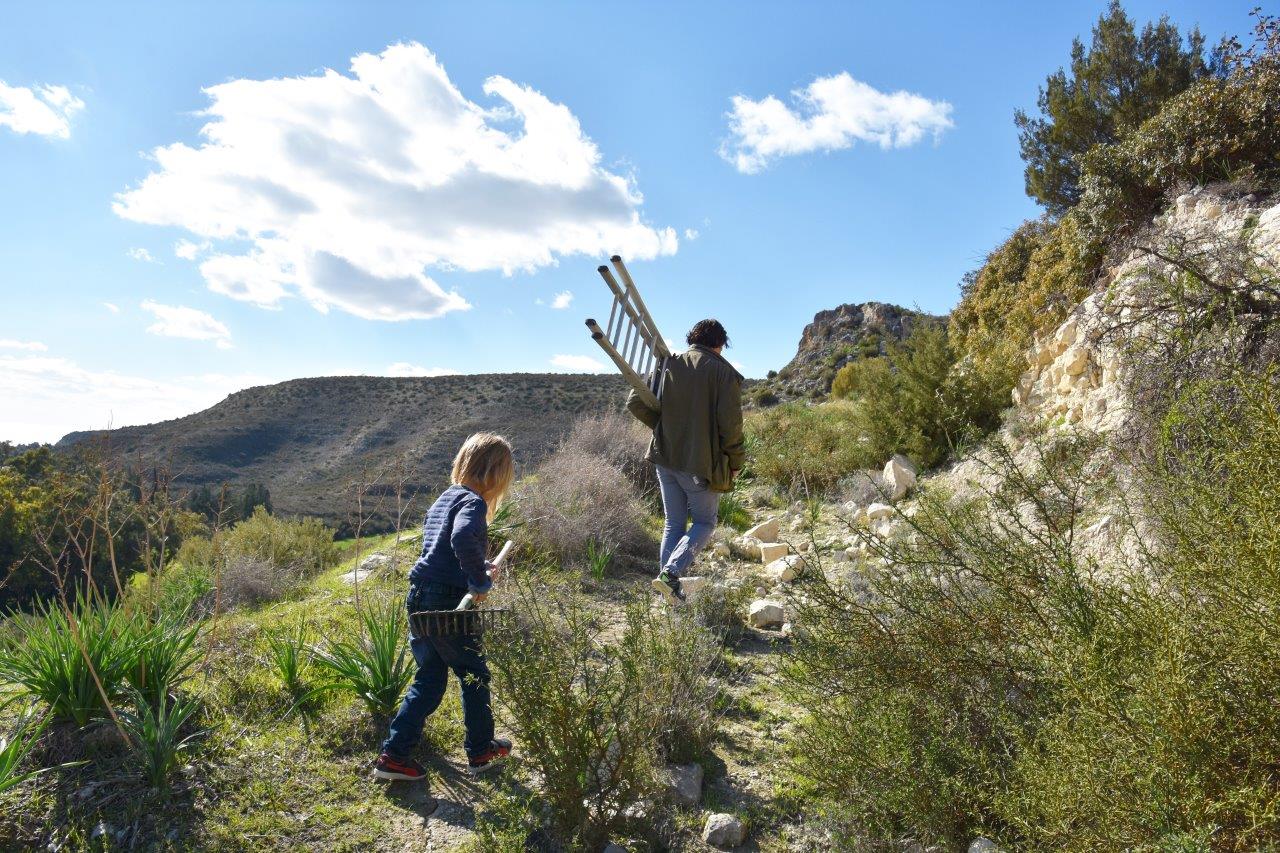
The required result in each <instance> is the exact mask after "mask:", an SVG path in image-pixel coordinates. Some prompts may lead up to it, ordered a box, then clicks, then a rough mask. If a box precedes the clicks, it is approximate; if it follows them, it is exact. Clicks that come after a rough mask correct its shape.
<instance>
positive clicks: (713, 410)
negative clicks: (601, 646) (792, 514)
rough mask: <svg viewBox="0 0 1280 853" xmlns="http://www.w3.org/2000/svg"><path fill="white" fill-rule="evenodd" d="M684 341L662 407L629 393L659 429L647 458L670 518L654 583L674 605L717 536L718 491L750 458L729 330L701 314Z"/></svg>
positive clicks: (635, 407) (631, 405)
mask: <svg viewBox="0 0 1280 853" xmlns="http://www.w3.org/2000/svg"><path fill="white" fill-rule="evenodd" d="M685 340H686V341H687V342H688V343H689V349H688V350H687V351H685V352H683V353H681V354H680V355H673V356H672V357H671V358H669V359H668V360H667V366H666V377H665V380H664V384H663V387H662V404H661V408H660V410H659V411H655V410H653V409H651V408H649V406H648V405H646V404H645V403H644V402H643V401H642V400H641V399H640V398H639V396H638V395H637V394H636V393H635V392H634V391H633V392H632V393H631V395H630V396H629V397H628V398H627V410H628V411H629V412H631V414H633V415H635V416H636V417H637V418H639V419H640V420H641V421H642V422H643V423H644V424H645V425H646V426H648V427H650V428H651V429H652V430H653V440H652V441H651V442H650V443H649V451H648V453H646V454H645V458H646V459H648V460H649V461H650V462H652V463H653V464H654V466H655V467H656V468H657V473H658V485H659V487H660V489H661V491H662V511H663V514H664V515H665V517H666V522H665V524H664V526H663V529H662V546H661V550H660V551H659V556H658V564H659V571H658V576H657V577H656V578H654V579H653V588H654V589H655V590H657V591H658V592H660V593H661V594H662V595H664V596H665V597H666V598H667V600H668V601H670V602H672V603H676V602H680V601H683V600H684V592H683V591H682V590H681V589H680V578H681V576H682V575H683V574H684V573H685V571H686V570H687V569H688V568H689V566H690V565H691V564H692V563H693V558H694V557H695V556H697V554H698V552H699V551H700V550H702V548H703V547H704V546H705V545H706V544H707V541H708V540H709V539H710V538H711V534H712V532H713V531H714V530H715V528H716V520H717V518H718V516H719V511H720V495H721V493H723V492H728V491H730V490H732V489H733V481H734V478H736V477H737V476H738V472H739V471H741V470H742V465H743V461H744V459H745V452H744V449H743V440H742V375H741V374H739V373H738V371H737V370H734V368H733V365H731V364H729V362H728V361H726V360H725V359H724V357H723V356H722V355H721V352H722V351H723V350H724V348H725V347H726V346H728V345H729V335H728V334H727V333H726V332H725V330H724V326H722V325H720V322H719V321H718V320H711V319H708V320H699V321H698V322H697V323H695V324H694V326H693V328H692V329H690V330H689V334H688V335H687V336H686V337H685ZM690 521H692V523H690Z"/></svg>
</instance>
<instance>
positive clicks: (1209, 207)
mask: <svg viewBox="0 0 1280 853" xmlns="http://www.w3.org/2000/svg"><path fill="white" fill-rule="evenodd" d="M1152 226H1153V228H1154V229H1155V230H1156V232H1157V235H1158V236H1157V238H1156V239H1155V242H1157V243H1159V242H1162V241H1164V240H1167V239H1169V238H1172V237H1180V238H1186V239H1190V240H1212V239H1216V238H1230V239H1235V238H1236V237H1237V236H1238V235H1240V234H1245V233H1247V234H1248V240H1249V243H1250V246H1251V247H1252V248H1253V249H1254V250H1255V251H1257V252H1258V253H1259V254H1261V255H1265V256H1268V257H1270V258H1271V259H1272V261H1280V205H1273V206H1271V207H1269V208H1265V209H1261V210H1260V209H1259V208H1258V207H1257V205H1256V202H1254V201H1252V200H1251V199H1250V198H1248V197H1246V198H1244V199H1239V198H1231V197H1229V196H1228V195H1226V194H1224V193H1223V192H1222V190H1221V189H1215V188H1212V187H1206V188H1201V189H1199V190H1195V191H1192V192H1189V193H1186V194H1184V195H1182V196H1179V197H1178V199H1177V200H1176V201H1175V202H1174V204H1173V205H1171V206H1170V207H1169V208H1168V209H1167V210H1166V211H1165V212H1164V213H1163V214H1161V215H1160V216H1158V217H1157V218H1156V219H1155V221H1154V222H1153V223H1152ZM1250 229H1251V230H1250ZM1161 232H1163V234H1161ZM1168 272H1169V268H1168V266H1167V265H1166V264H1165V262H1163V261H1160V260H1159V259H1157V258H1153V257H1151V256H1150V255H1149V254H1145V253H1142V252H1140V251H1134V252H1133V253H1132V254H1131V255H1130V256H1129V257H1128V258H1126V259H1124V260H1122V261H1121V262H1120V263H1119V264H1118V265H1116V266H1115V267H1114V268H1112V269H1110V270H1108V271H1107V276H1108V278H1109V284H1108V285H1107V287H1106V289H1105V290H1103V291H1099V292H1096V293H1093V294H1091V295H1090V296H1089V297H1087V298H1086V299H1084V300H1083V301H1082V302H1081V303H1080V304H1079V305H1078V306H1076V308H1075V310H1074V311H1073V312H1072V313H1071V315H1070V316H1069V317H1067V319H1066V320H1065V321H1064V322H1063V323H1062V325H1060V326H1059V327H1058V328H1057V329H1054V330H1053V331H1052V332H1049V333H1047V334H1044V335H1041V336H1039V337H1037V338H1036V340H1035V342H1034V344H1033V345H1032V347H1031V349H1030V350H1028V351H1027V353H1026V359H1027V370H1026V371H1025V372H1024V373H1023V374H1022V375H1021V376H1020V377H1019V379H1018V381H1017V383H1016V385H1015V386H1014V389H1013V402H1014V404H1015V405H1017V406H1019V407H1020V408H1021V409H1022V410H1023V414H1025V415H1027V416H1029V418H1030V419H1032V420H1046V421H1049V422H1050V423H1051V424H1055V425H1060V426H1065V425H1072V426H1075V427H1077V428H1080V429H1084V430H1090V431H1094V432H1109V431H1112V430H1114V429H1116V428H1118V427H1120V426H1122V425H1123V424H1124V422H1125V418H1126V417H1127V413H1128V400H1127V397H1126V394H1125V390H1124V382H1125V379H1126V377H1125V375H1124V360H1123V358H1122V357H1121V352H1120V349H1119V344H1118V343H1117V342H1116V341H1115V340H1114V336H1111V335H1108V334H1107V330H1109V329H1112V328H1115V327H1116V326H1118V325H1119V324H1121V323H1126V322H1132V321H1133V317H1134V313H1133V312H1134V311H1135V308H1134V306H1135V304H1139V305H1140V301H1139V300H1136V299H1135V296H1136V295H1137V293H1138V291H1137V288H1138V287H1139V286H1140V284H1141V282H1142V281H1143V280H1144V279H1145V278H1147V277H1148V276H1150V275H1152V274H1155V275H1166V274H1168Z"/></svg>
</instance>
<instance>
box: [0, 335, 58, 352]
mask: <svg viewBox="0 0 1280 853" xmlns="http://www.w3.org/2000/svg"><path fill="white" fill-rule="evenodd" d="M0 349H21V350H26V351H27V352H44V351H45V350H47V349H48V347H47V346H45V345H44V344H42V343H40V342H39V341H15V340H14V339H13V338H0Z"/></svg>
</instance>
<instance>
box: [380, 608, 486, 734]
mask: <svg viewBox="0 0 1280 853" xmlns="http://www.w3.org/2000/svg"><path fill="white" fill-rule="evenodd" d="M466 594H467V590H466V589H464V588H462V587H456V586H449V585H447V584H439V583H411V584H409V597H408V599H407V601H406V604H407V605H408V607H409V612H410V613H416V612H417V611H419V610H452V609H453V608H455V607H457V606H458V602H459V601H461V600H462V596H464V595H466ZM409 646H410V648H412V649H413V657H414V660H416V661H417V662H418V672H417V674H416V675H415V676H414V677H413V682H412V683H411V684H410V685H409V692H408V693H406V694H405V696H404V701H403V702H402V703H401V704H400V710H399V711H397V712H396V716H395V718H394V719H393V720H392V721H391V734H390V736H389V737H388V738H387V739H386V740H385V741H383V742H382V751H383V752H385V753H387V754H388V755H390V756H391V757H392V758H399V759H406V758H410V757H412V755H413V751H414V750H415V749H416V748H417V746H418V741H419V740H421V739H422V727H423V726H424V725H426V722H427V717H429V716H431V713H432V712H433V711H435V709H436V708H438V707H440V700H441V699H443V698H444V689H445V686H446V684H447V683H448V681H449V670H451V669H452V670H453V673H454V675H456V676H458V681H459V682H461V684H462V720H463V724H464V725H465V726H466V729H467V738H466V741H465V742H464V743H463V747H464V748H465V749H466V750H467V756H468V757H469V758H474V757H475V756H477V755H479V754H480V753H482V752H484V751H485V750H486V749H488V748H489V745H490V743H492V741H493V709H492V708H491V707H490V706H489V667H488V665H487V664H486V663H485V662H484V655H483V653H482V652H481V650H480V638H479V637H430V638H424V639H420V640H415V639H411V640H409Z"/></svg>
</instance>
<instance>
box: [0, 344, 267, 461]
mask: <svg viewBox="0 0 1280 853" xmlns="http://www.w3.org/2000/svg"><path fill="white" fill-rule="evenodd" d="M267 381H269V380H268V379H266V378H264V377H261V376H252V375H243V376H224V375H221V374H204V375H197V376H182V377H177V378H174V379H171V380H157V379H148V378H145V377H141V376H127V375H121V374H119V373H115V372H113V371H94V370H87V369H85V368H83V367H81V366H79V365H78V364H76V363H75V362H73V361H70V360H68V359H65V358H53V357H49V356H16V355H0V399H3V400H5V401H6V405H5V406H3V407H0V439H5V440H8V441H17V442H27V441H57V440H58V439H59V438H61V437H62V436H63V435H66V434H67V433H68V432H72V431H74V430H85V429H104V428H106V427H108V426H117V427H118V426H129V425H132V424H146V423H154V422H156V421H162V420H168V419H170V418H176V417H181V416H182V415H187V414H190V413H192V412H196V411H199V410H201V409H205V408H208V407H209V406H211V405H213V404H214V403H216V402H218V401H219V400H221V399H222V398H223V397H225V396H227V395H228V394H230V393H232V392H234V391H239V390H241V389H242V388H248V387H250V386H252V385H262V384H264V383H265V382H267Z"/></svg>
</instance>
